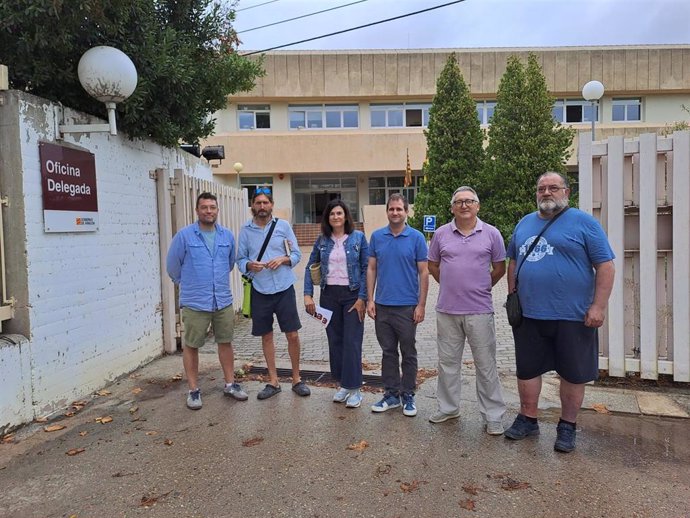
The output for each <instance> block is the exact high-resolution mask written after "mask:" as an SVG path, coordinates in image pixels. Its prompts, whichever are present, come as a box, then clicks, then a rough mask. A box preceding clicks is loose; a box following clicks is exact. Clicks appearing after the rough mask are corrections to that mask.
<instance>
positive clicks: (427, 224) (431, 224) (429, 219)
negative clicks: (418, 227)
mask: <svg viewBox="0 0 690 518" xmlns="http://www.w3.org/2000/svg"><path fill="white" fill-rule="evenodd" d="M423 227H424V232H435V231H436V216H427V215H425V216H424V225H423Z"/></svg>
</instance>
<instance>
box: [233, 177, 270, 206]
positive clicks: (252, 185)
mask: <svg viewBox="0 0 690 518" xmlns="http://www.w3.org/2000/svg"><path fill="white" fill-rule="evenodd" d="M240 185H241V186H242V189H247V197H248V199H249V205H251V204H252V196H254V193H255V192H256V190H257V189H258V188H259V187H268V188H269V189H270V190H271V193H273V177H272V176H241V177H240Z"/></svg>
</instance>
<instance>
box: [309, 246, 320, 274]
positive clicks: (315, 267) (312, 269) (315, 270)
mask: <svg viewBox="0 0 690 518" xmlns="http://www.w3.org/2000/svg"><path fill="white" fill-rule="evenodd" d="M320 243H321V236H319V237H318V239H317V240H316V244H317V248H318V245H319V244H320ZM309 277H311V282H312V284H313V285H314V286H321V251H320V250H319V260H318V261H316V262H315V263H312V264H310V265H309Z"/></svg>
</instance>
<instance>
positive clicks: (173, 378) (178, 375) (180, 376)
mask: <svg viewBox="0 0 690 518" xmlns="http://www.w3.org/2000/svg"><path fill="white" fill-rule="evenodd" d="M181 379H182V374H175V375H174V376H173V377H172V378H170V381H180V380H181Z"/></svg>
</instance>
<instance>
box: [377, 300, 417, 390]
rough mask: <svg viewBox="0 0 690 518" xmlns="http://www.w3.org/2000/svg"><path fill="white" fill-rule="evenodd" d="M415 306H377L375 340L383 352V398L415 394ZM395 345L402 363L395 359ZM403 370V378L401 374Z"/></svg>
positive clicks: (396, 355)
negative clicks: (384, 390) (403, 393)
mask: <svg viewBox="0 0 690 518" xmlns="http://www.w3.org/2000/svg"><path fill="white" fill-rule="evenodd" d="M414 308H415V306H383V305H381V304H376V324H375V329H376V338H377V339H378V341H379V345H380V346H381V350H382V351H383V359H382V360H381V378H382V379H383V386H384V388H385V389H386V394H393V395H394V396H399V395H400V393H401V392H406V393H408V394H414V391H415V388H416V386H417V348H416V347H415V341H416V338H415V335H416V333H417V324H415V322H414V318H413V316H414ZM398 345H399V346H400V355H401V356H402V363H401V362H400V360H399V356H398ZM401 370H402V377H401V376H400V371H401Z"/></svg>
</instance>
